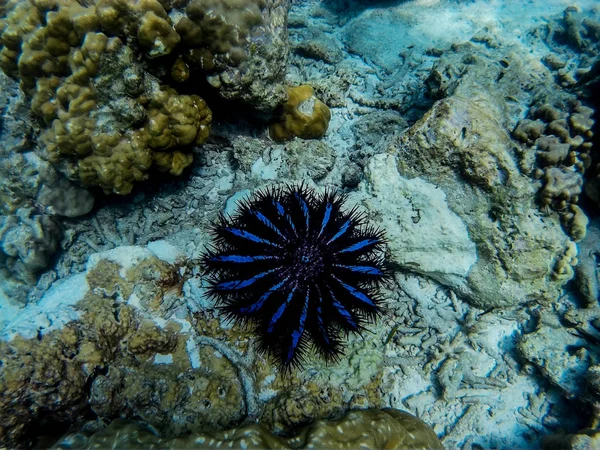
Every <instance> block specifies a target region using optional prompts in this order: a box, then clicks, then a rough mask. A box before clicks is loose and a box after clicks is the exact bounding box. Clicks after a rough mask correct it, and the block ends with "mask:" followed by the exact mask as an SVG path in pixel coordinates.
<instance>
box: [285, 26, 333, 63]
mask: <svg viewBox="0 0 600 450" xmlns="http://www.w3.org/2000/svg"><path fill="white" fill-rule="evenodd" d="M294 52H295V53H296V54H298V55H300V56H303V57H305V58H312V59H315V60H317V61H323V62H326V63H327V64H335V63H338V62H340V61H341V60H342V59H343V58H344V54H343V52H342V50H341V48H340V44H339V42H338V41H337V40H336V39H335V38H333V37H331V36H329V35H327V34H324V33H321V34H319V35H317V36H307V37H306V39H301V40H300V42H299V43H298V44H297V45H296V46H295V47H294Z"/></svg>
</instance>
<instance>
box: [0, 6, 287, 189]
mask: <svg viewBox="0 0 600 450" xmlns="http://www.w3.org/2000/svg"><path fill="white" fill-rule="evenodd" d="M165 7H167V9H165ZM171 7H172V5H167V4H165V5H164V6H163V5H162V4H161V3H159V2H158V1H156V0H144V1H140V2H136V3H135V5H134V6H133V7H132V8H130V7H129V4H128V3H127V2H125V1H124V0H98V1H97V2H90V3H88V4H86V5H80V4H79V3H77V2H76V1H73V0H54V1H50V2H42V1H37V0H28V1H27V2H18V1H12V2H10V3H9V4H8V5H7V7H6V9H5V10H4V14H5V17H4V18H2V19H0V67H1V68H2V69H3V70H4V71H5V72H6V73H8V74H10V75H11V76H13V77H15V78H18V79H19V80H20V82H21V87H22V88H23V89H24V91H25V92H26V93H27V94H28V95H29V96H30V97H31V109H32V111H33V113H34V114H35V115H36V116H38V117H39V118H40V119H41V121H43V123H44V124H45V127H46V128H45V130H44V131H43V133H42V141H43V143H44V145H45V155H46V158H47V159H48V160H49V161H51V162H52V163H53V164H55V166H56V167H58V168H59V170H60V171H61V172H63V173H64V174H65V175H67V176H68V177H69V178H71V179H74V180H78V181H79V182H81V184H82V185H83V186H85V187H100V188H102V189H103V190H104V191H105V192H107V193H109V192H114V193H117V194H128V193H129V192H131V190H132V188H133V186H134V184H135V183H136V182H138V181H141V180H145V179H146V178H147V177H148V171H149V170H150V168H151V167H156V168H157V169H158V170H160V171H164V172H168V173H170V174H172V175H179V174H181V172H182V171H183V169H184V168H185V167H187V166H189V165H190V164H191V161H192V155H191V153H190V152H189V150H185V147H187V146H192V145H197V144H200V143H203V142H204V141H205V140H206V138H207V136H208V132H209V127H210V123H211V112H210V110H209V109H208V106H207V105H206V103H205V102H204V101H203V100H202V99H201V98H200V97H198V96H197V95H188V94H179V93H178V92H177V91H176V90H175V89H174V88H173V87H171V86H169V85H168V84H165V83H169V82H170V81H171V80H170V79H168V77H167V76H166V74H165V72H168V73H171V74H174V77H173V81H176V80H179V81H185V80H186V79H188V78H189V77H190V76H206V77H207V78H208V81H209V84H211V85H213V87H215V89H217V90H218V92H219V93H220V94H221V95H222V96H223V97H224V98H227V99H229V100H239V101H242V102H246V103H249V104H250V105H251V106H252V107H254V108H255V110H257V111H259V112H260V113H261V114H264V115H265V116H268V115H269V114H270V113H271V112H272V111H273V110H274V109H275V107H276V106H277V105H278V104H279V103H281V102H282V101H284V100H285V96H286V93H285V89H284V88H283V84H282V82H283V77H284V75H285V63H286V55H287V49H288V47H287V44H286V45H283V44H284V43H285V37H286V20H285V18H286V15H287V9H288V7H289V4H288V2H287V1H286V0H269V1H264V0H258V1H256V2H251V4H248V2H240V1H238V0H230V1H227V2H214V1H203V0H196V1H191V2H189V3H188V4H187V6H186V7H185V8H184V10H185V14H183V15H181V14H180V15H178V16H177V22H176V23H175V24H174V23H173V21H172V19H171V17H170V16H169V12H170V8H171ZM182 37H183V39H182ZM139 52H143V54H144V55H145V56H146V59H145V60H140V59H139V58H137V55H138V54H139ZM168 56H169V58H168ZM173 56H176V57H175V58H174V59H173V58H172V57H173ZM171 60H173V61H174V62H170V61H171ZM169 64H172V67H171V69H170V70H169V68H168V66H169Z"/></svg>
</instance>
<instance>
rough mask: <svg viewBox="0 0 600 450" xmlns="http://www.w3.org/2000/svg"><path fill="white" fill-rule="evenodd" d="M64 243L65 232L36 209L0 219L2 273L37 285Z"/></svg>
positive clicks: (0, 268) (19, 211)
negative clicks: (39, 274) (38, 279)
mask: <svg viewBox="0 0 600 450" xmlns="http://www.w3.org/2000/svg"><path fill="white" fill-rule="evenodd" d="M61 239H62V230H61V228H60V225H59V224H58V223H57V222H56V220H54V219H53V218H52V217H50V216H48V215H45V214H39V213H37V211H35V210H34V209H33V208H26V207H22V208H19V209H18V210H17V212H16V214H11V215H7V216H0V270H1V271H2V272H5V271H8V272H9V273H10V274H11V275H12V276H13V277H15V278H16V279H17V280H19V281H22V282H24V283H27V284H34V283H35V281H36V276H37V274H38V273H39V272H40V271H41V270H43V269H45V268H46V267H48V264H49V262H50V258H51V256H52V255H53V254H54V252H55V251H56V250H57V249H58V246H59V243H60V240H61ZM6 278H7V279H9V278H10V276H7V277H6Z"/></svg>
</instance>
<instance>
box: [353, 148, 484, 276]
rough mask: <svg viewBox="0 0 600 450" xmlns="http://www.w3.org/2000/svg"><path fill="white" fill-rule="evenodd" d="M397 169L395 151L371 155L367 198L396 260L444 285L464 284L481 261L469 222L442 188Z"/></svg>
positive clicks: (365, 188)
mask: <svg viewBox="0 0 600 450" xmlns="http://www.w3.org/2000/svg"><path fill="white" fill-rule="evenodd" d="M397 167H398V163H397V160H396V158H395V157H394V156H392V155H384V154H380V155H376V156H374V157H373V158H371V159H370V160H369V163H368V165H367V167H366V168H365V178H366V183H365V185H364V187H363V189H364V190H365V191H366V192H365V194H366V195H365V198H364V199H363V200H362V203H363V204H364V205H365V206H366V208H367V209H368V210H369V211H370V212H371V214H372V215H373V217H374V219H373V220H374V221H375V222H376V223H378V224H379V225H380V226H381V227H382V228H383V229H384V230H386V234H387V241H388V244H387V246H388V249H389V251H390V253H391V255H392V257H391V262H392V263H394V264H397V265H398V266H400V267H405V268H407V269H410V270H412V271H415V272H419V273H423V274H426V275H428V276H431V277H432V278H434V279H436V280H438V281H441V282H443V283H444V282H445V284H450V285H456V286H458V285H460V284H462V283H464V282H465V278H466V277H467V275H468V273H469V271H470V270H471V267H472V266H473V264H475V262H476V260H477V253H476V246H475V243H474V242H472V241H471V239H470V237H469V233H468V229H467V226H466V224H465V223H464V222H463V221H462V220H461V218H460V217H459V216H458V215H457V214H456V213H454V212H453V211H452V210H451V209H450V208H449V205H448V202H447V200H446V195H445V194H444V192H443V191H442V190H441V189H439V188H438V187H437V186H435V185H434V184H431V183H428V182H426V181H425V180H423V179H420V178H412V179H408V178H405V177H402V176H401V175H400V174H399V173H398V169H397ZM351 198H353V196H351Z"/></svg>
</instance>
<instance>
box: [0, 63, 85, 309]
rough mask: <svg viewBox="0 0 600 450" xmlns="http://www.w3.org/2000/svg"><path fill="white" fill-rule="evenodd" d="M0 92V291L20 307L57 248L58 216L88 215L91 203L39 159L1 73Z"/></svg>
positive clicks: (23, 106)
mask: <svg viewBox="0 0 600 450" xmlns="http://www.w3.org/2000/svg"><path fill="white" fill-rule="evenodd" d="M0 87H1V88H0V104H2V105H3V114H4V115H5V116H4V117H2V120H1V121H0V134H1V135H2V140H1V141H0V159H1V160H2V164H0V180H1V181H0V223H1V224H2V225H1V226H0V228H1V231H0V234H1V236H2V237H0V272H1V274H2V275H1V278H2V281H1V282H0V289H2V291H4V293H5V294H7V295H8V297H9V298H11V299H12V300H13V301H14V302H19V303H20V302H23V301H24V300H25V296H26V295H27V292H28V291H29V290H30V289H31V285H32V284H34V283H35V282H36V281H37V276H38V274H39V273H40V271H42V270H44V269H45V268H46V267H47V265H48V263H49V262H50V260H51V256H52V255H53V253H54V251H55V250H57V249H58V244H59V242H60V240H61V238H62V235H63V233H62V229H61V225H60V216H66V217H76V216H81V215H83V214H87V213H88V212H89V211H90V210H91V209H92V206H93V204H94V198H93V197H92V195H91V194H90V193H89V192H88V191H86V190H85V189H81V188H79V187H77V186H75V185H74V184H73V183H71V182H69V181H68V180H67V179H65V178H64V177H63V176H61V175H60V174H59V173H57V172H56V170H54V169H53V168H52V167H51V165H50V164H48V162H46V161H44V160H42V159H41V158H40V157H39V156H38V154H37V153H36V152H35V149H36V148H37V146H36V144H35V141H34V139H33V125H32V123H31V120H30V117H29V107H28V105H27V101H26V99H25V98H24V96H23V94H22V93H21V92H20V90H19V89H18V86H17V84H16V82H15V81H13V80H11V79H10V78H8V77H7V76H6V75H5V74H4V73H0Z"/></svg>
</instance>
